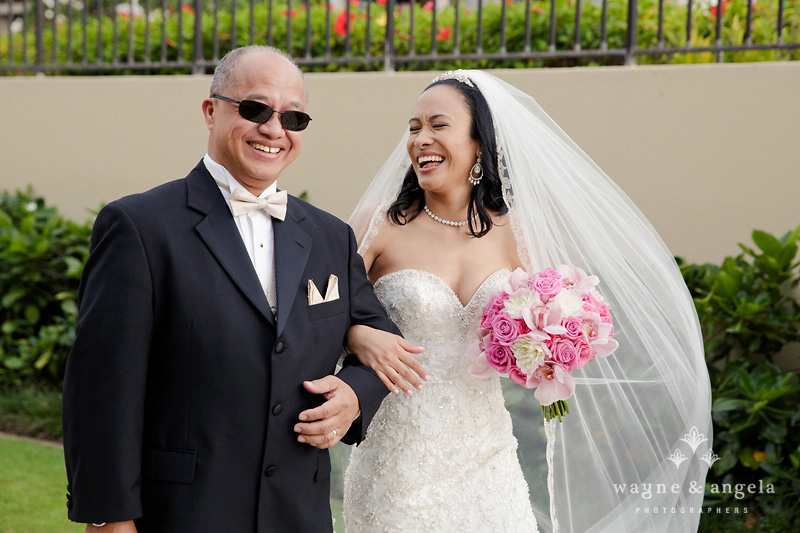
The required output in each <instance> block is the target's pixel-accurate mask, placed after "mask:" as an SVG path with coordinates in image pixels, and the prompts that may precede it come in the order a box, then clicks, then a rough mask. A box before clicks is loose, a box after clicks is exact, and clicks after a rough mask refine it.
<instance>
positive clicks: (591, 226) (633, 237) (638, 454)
mask: <svg viewBox="0 0 800 533" xmlns="http://www.w3.org/2000/svg"><path fill="white" fill-rule="evenodd" d="M459 73H460V74H463V75H466V76H468V77H469V78H470V79H471V80H472V81H473V82H474V83H475V85H476V86H477V87H478V89H480V91H481V93H482V94H483V96H484V97H485V99H486V101H487V103H488V104H489V108H490V110H491V113H492V117H493V120H494V128H495V132H496V136H497V146H498V153H497V158H498V167H499V170H500V174H501V180H502V182H503V194H504V198H505V201H506V203H507V205H508V206H509V214H510V218H511V223H512V227H513V229H514V234H515V236H516V240H517V245H518V251H519V255H520V258H521V259H522V261H523V264H524V265H525V268H526V270H528V271H529V272H535V271H540V270H542V269H544V268H546V267H553V268H555V267H557V266H558V265H561V264H567V265H574V266H577V267H580V268H582V269H584V270H585V271H586V272H587V273H590V274H594V275H596V276H598V277H599V278H600V285H599V286H598V289H599V291H600V292H601V294H602V295H603V297H604V298H605V299H606V301H607V302H608V303H609V304H610V305H611V313H612V315H613V317H614V338H615V339H616V340H617V341H619V345H620V347H619V348H618V349H617V351H616V352H615V353H614V354H613V355H611V356H609V357H607V358H599V359H595V360H593V361H591V362H590V363H589V364H587V365H586V366H585V367H583V368H581V369H580V370H577V371H575V372H574V374H573V376H574V377H575V382H576V390H575V395H574V396H573V397H572V398H570V400H569V405H570V409H571V412H570V414H569V415H567V416H566V418H565V419H564V421H563V422H562V423H560V424H557V428H556V440H555V450H554V457H553V464H552V478H553V479H552V481H553V484H552V486H551V487H549V488H550V490H549V491H548V490H547V489H548V487H547V484H546V482H545V478H544V475H543V472H545V470H544V469H545V465H544V464H543V462H544V459H543V458H544V441H543V436H544V431H543V427H542V423H541V411H540V410H539V407H538V403H537V402H536V400H535V399H534V398H533V393H532V391H528V390H524V389H522V388H521V387H518V386H516V385H513V384H512V386H511V387H505V389H506V391H507V392H508V395H507V398H508V399H509V404H510V407H509V410H510V411H511V412H512V415H514V431H515V434H516V435H517V438H518V440H519V443H520V459H521V462H522V464H523V467H524V468H525V473H526V477H527V479H528V483H529V487H530V490H531V495H532V500H533V504H534V509H535V510H536V514H537V520H538V521H539V524H540V527H541V528H542V529H543V530H548V529H556V528H553V524H552V523H550V516H551V513H550V505H551V502H550V501H548V495H550V497H551V499H552V506H553V510H554V516H555V519H556V520H557V526H558V527H557V529H558V531H574V532H584V531H591V532H598V531H614V532H620V531H636V532H643V531H665V532H667V531H668V532H680V531H695V530H696V529H697V525H698V522H699V520H700V512H701V505H702V500H703V493H704V486H705V476H706V473H707V471H708V464H707V462H708V461H709V457H710V455H709V454H710V450H711V392H710V386H709V378H708V371H707V369H706V365H705V359H704V352H703V340H702V336H701V332H700V326H699V323H698V320H697V315H696V312H695V309H694V305H693V302H692V300H691V297H690V296H689V292H688V290H687V288H686V286H685V284H684V282H683V279H682V277H681V274H680V271H679V269H678V267H677V265H676V263H675V261H674V259H673V257H672V255H671V254H670V252H669V250H668V249H667V248H666V246H665V245H664V243H663V242H662V240H661V239H660V237H659V236H658V234H657V233H656V231H655V230H654V229H653V228H652V226H651V225H650V224H649V223H648V221H647V220H646V219H645V217H644V216H643V215H642V213H641V212H640V211H639V210H638V209H637V208H636V206H635V205H633V203H632V202H631V201H630V199H629V198H628V197H627V196H626V195H625V194H624V193H623V192H622V191H621V190H620V189H619V188H618V187H617V186H616V185H615V184H614V183H613V182H612V181H611V180H610V179H609V178H608V176H606V174H605V173H604V172H603V171H602V170H601V169H600V168H599V167H598V166H597V165H595V164H594V162H592V160H591V159H590V158H589V157H588V156H587V155H586V154H584V153H583V151H581V149H580V148H579V147H578V146H577V145H576V144H575V143H574V142H573V141H572V140H571V139H570V138H569V137H568V136H567V135H566V134H565V133H564V132H563V131H562V130H561V129H560V128H559V127H558V126H557V125H556V124H555V122H553V120H552V119H550V117H549V116H548V115H547V114H546V113H545V112H544V111H543V110H542V109H541V108H540V107H539V106H538V105H537V104H536V102H535V101H534V99H533V98H531V97H530V96H528V95H527V94H525V93H523V92H521V91H519V90H517V89H516V88H514V87H513V86H511V85H509V84H507V83H505V82H503V81H502V80H500V79H498V78H496V77H495V76H493V75H491V74H488V73H486V72H482V71H476V70H466V71H459ZM407 136H408V133H406V134H405V136H404V137H403V138H402V139H401V140H400V143H399V144H398V146H397V148H396V149H395V151H394V152H393V153H392V155H391V156H390V157H389V159H388V160H387V161H386V163H385V164H384V166H383V167H382V168H381V170H380V171H379V172H378V174H377V176H376V177H375V179H374V180H373V182H372V184H371V185H370V186H369V188H368V189H367V191H366V192H365V194H364V196H363V197H362V199H361V201H360V202H359V204H358V206H357V207H356V210H355V212H354V214H353V216H352V217H351V219H350V224H351V226H353V228H354V230H355V232H356V236H357V238H358V240H359V243H360V246H359V251H360V252H361V253H363V252H364V251H365V250H366V249H367V248H368V247H369V245H370V243H371V241H372V239H373V238H374V237H375V235H376V234H377V231H378V228H379V226H380V224H382V223H384V222H385V221H386V216H385V214H386V211H387V209H388V207H389V206H390V205H391V203H392V202H393V201H394V200H395V198H396V197H397V195H398V193H399V191H400V186H401V183H402V181H403V176H404V174H405V172H406V171H407V169H408V166H409V165H410V164H411V161H410V159H409V157H408V155H407V153H406V139H407ZM464 179H466V177H465V178H464ZM476 338H477V337H476ZM504 381H507V382H508V381H509V380H504ZM511 400H514V401H511ZM704 453H705V454H707V455H706V456H705V457H704V456H703V454H704Z"/></svg>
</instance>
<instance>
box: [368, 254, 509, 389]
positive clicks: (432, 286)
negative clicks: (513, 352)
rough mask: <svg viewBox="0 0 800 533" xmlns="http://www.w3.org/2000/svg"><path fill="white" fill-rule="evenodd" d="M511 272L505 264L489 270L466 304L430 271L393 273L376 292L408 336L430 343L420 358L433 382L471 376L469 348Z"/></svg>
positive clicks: (426, 343) (379, 281)
mask: <svg viewBox="0 0 800 533" xmlns="http://www.w3.org/2000/svg"><path fill="white" fill-rule="evenodd" d="M508 275H509V271H508V270H505V269H504V270H498V271H496V272H494V273H492V274H491V275H489V277H487V278H486V279H485V280H484V282H483V283H482V284H481V286H480V287H478V289H477V291H475V294H474V295H473V296H472V298H471V299H470V301H469V302H467V304H466V305H463V304H462V303H461V301H460V300H459V299H458V296H456V293H455V292H453V290H452V289H451V288H450V287H449V286H448V285H447V284H446V283H445V282H444V280H442V279H441V278H440V277H439V276H436V275H435V274H431V273H430V272H426V271H424V270H415V269H406V270H399V271H397V272H392V273H391V274H387V275H385V276H383V277H381V278H380V279H378V280H377V282H376V283H375V294H376V295H377V296H378V299H379V300H380V301H381V303H382V304H383V306H384V308H385V309H386V312H387V314H388V315H389V318H391V319H392V321H393V322H394V323H395V324H397V327H398V328H400V331H402V332H403V336H404V337H405V338H406V339H407V340H408V341H410V342H412V343H415V344H417V345H419V346H424V347H425V353H423V354H421V355H419V356H418V359H419V361H420V363H422V366H424V367H425V369H426V370H427V371H428V373H429V374H430V377H431V381H432V382H436V381H441V380H447V379H452V378H454V377H457V378H458V379H468V378H469V374H468V372H467V370H468V368H469V365H470V363H471V362H472V361H471V360H470V359H469V358H468V357H465V355H464V351H465V349H466V348H467V345H468V344H469V343H472V342H475V341H476V340H477V336H476V334H475V330H476V329H477V327H478V325H479V324H480V320H481V314H482V313H483V307H484V305H485V304H486V302H487V301H488V300H489V297H490V295H492V294H493V293H495V292H497V291H498V290H499V288H500V285H501V284H502V282H503V281H504V280H505V279H506V278H508ZM476 381H479V382H484V381H486V380H485V379H479V380H476Z"/></svg>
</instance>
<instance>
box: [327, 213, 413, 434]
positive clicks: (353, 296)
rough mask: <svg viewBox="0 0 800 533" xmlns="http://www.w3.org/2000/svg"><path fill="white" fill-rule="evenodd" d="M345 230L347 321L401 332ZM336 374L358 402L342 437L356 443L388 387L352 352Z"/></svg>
mask: <svg viewBox="0 0 800 533" xmlns="http://www.w3.org/2000/svg"><path fill="white" fill-rule="evenodd" d="M347 231H348V238H349V246H350V258H349V278H350V279H349V284H348V286H349V288H350V293H349V297H350V324H351V325H355V324H362V325H365V326H370V327H373V328H376V329H381V330H384V331H389V332H391V333H395V334H397V335H400V330H398V329H397V326H395V325H394V323H393V322H392V321H391V320H389V317H387V316H386V311H384V309H383V306H382V305H381V303H380V301H378V298H377V297H376V296H375V292H374V291H373V289H372V283H370V281H369V279H368V278H367V273H366V270H365V269H364V261H363V260H362V259H361V256H360V255H358V245H357V244H356V238H355V235H354V234H353V230H352V229H351V228H350V226H347ZM337 376H338V377H339V378H341V379H342V380H343V381H344V382H345V383H347V384H348V385H350V387H352V388H353V390H354V391H355V393H356V395H357V396H358V401H359V404H360V406H361V423H360V424H358V423H356V424H353V425H352V426H351V428H350V430H349V431H348V432H347V434H346V435H345V436H344V437H343V438H342V442H344V443H345V444H353V443H359V442H361V441H362V440H364V437H365V436H366V434H367V426H369V423H370V421H372V417H373V416H375V412H376V411H377V410H378V407H380V405H381V401H383V398H384V397H385V396H386V394H388V390H387V389H386V386H385V385H384V384H383V383H382V382H381V380H380V378H379V377H378V375H377V374H375V371H373V370H372V369H371V368H369V367H367V366H364V365H362V364H361V363H360V362H359V360H358V359H357V358H356V357H355V356H352V355H351V356H348V357H347V358H346V359H345V360H344V363H343V368H342V369H341V370H340V371H339V373H338V374H337Z"/></svg>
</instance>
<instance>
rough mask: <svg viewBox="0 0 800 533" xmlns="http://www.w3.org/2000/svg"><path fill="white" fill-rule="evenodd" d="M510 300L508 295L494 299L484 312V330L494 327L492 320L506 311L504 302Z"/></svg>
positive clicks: (482, 321) (482, 324)
mask: <svg viewBox="0 0 800 533" xmlns="http://www.w3.org/2000/svg"><path fill="white" fill-rule="evenodd" d="M507 299H508V294H500V295H497V296H495V297H494V298H492V299H491V300H490V301H489V303H488V304H486V308H485V309H484V310H483V318H482V319H481V327H482V328H487V329H488V328H490V327H492V320H494V318H495V317H496V316H497V314H498V313H499V312H500V311H502V310H503V309H504V306H503V302H505V301H506V300H507Z"/></svg>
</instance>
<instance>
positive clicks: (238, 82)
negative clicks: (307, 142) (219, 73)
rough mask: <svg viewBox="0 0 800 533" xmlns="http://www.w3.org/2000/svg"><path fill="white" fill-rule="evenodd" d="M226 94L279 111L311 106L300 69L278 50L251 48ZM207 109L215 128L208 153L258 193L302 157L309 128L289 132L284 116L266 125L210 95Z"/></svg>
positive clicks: (208, 120) (275, 116)
mask: <svg viewBox="0 0 800 533" xmlns="http://www.w3.org/2000/svg"><path fill="white" fill-rule="evenodd" d="M220 95H221V96H227V97H228V98H233V99H234V100H256V101H258V102H263V103H265V104H267V105H269V106H270V107H272V108H273V109H274V110H276V111H287V110H290V109H293V110H296V111H305V110H306V88H305V84H304V83H303V78H302V76H301V74H300V72H299V71H298V70H297V67H295V66H294V65H292V64H291V63H290V62H289V61H288V60H287V59H286V58H284V57H282V56H280V55H277V54H272V53H262V52H250V53H247V54H245V55H244V56H242V57H241V58H239V61H238V63H237V64H236V67H235V72H234V77H233V80H232V81H231V82H230V83H228V84H227V85H226V86H225V87H222V88H221V91H220ZM203 113H204V115H205V119H206V126H207V127H208V130H209V137H208V155H210V156H211V159H213V160H214V161H216V162H217V163H219V164H221V165H222V166H224V167H225V168H227V169H228V171H229V172H230V173H231V174H232V175H233V177H234V178H236V180H237V181H238V182H239V183H241V184H242V185H243V186H244V187H245V188H246V189H247V190H249V191H250V192H252V193H253V194H255V195H258V194H261V192H263V191H264V189H266V188H267V187H269V186H270V185H271V184H272V183H273V182H274V181H275V180H277V179H278V176H279V175H280V173H281V172H283V169H285V168H286V167H288V166H289V165H290V164H291V163H292V161H294V160H295V159H296V158H297V156H298V155H300V148H301V147H302V144H303V132H301V131H287V130H285V129H283V127H282V126H281V123H280V114H279V113H273V115H272V117H271V118H270V119H269V121H267V122H266V123H264V124H256V123H255V122H250V121H249V120H246V119H244V118H242V117H241V116H240V115H239V111H238V105H237V104H234V103H232V102H227V101H225V100H219V99H214V98H208V99H206V100H204V101H203Z"/></svg>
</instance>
